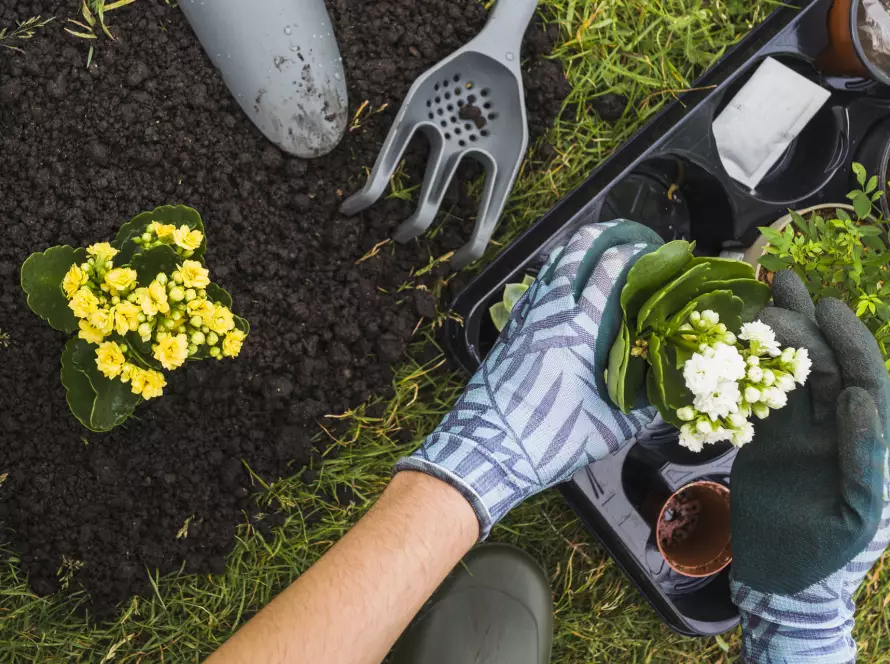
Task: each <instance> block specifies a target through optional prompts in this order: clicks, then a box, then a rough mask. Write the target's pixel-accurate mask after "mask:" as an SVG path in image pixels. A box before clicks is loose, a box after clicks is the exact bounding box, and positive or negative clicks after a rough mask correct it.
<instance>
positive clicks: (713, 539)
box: [655, 481, 732, 577]
mask: <svg viewBox="0 0 890 664" xmlns="http://www.w3.org/2000/svg"><path fill="white" fill-rule="evenodd" d="M655 537H656V541H657V542H658V550H659V551H660V552H661V555H662V556H664V559H665V560H666V561H667V564H668V565H670V567H671V569H673V570H674V571H675V572H677V573H678V574H682V575H684V576H691V577H704V576H711V575H713V574H716V573H717V572H719V571H721V570H723V569H724V568H726V566H727V565H729V563H731V562H732V536H731V530H730V523H729V489H727V488H726V487H725V486H723V485H722V484H718V483H717V482H706V481H703V482H693V483H692V484H688V485H686V486H684V487H683V488H682V489H680V490H679V491H677V492H676V493H674V494H673V495H672V496H671V497H670V498H669V499H668V500H667V502H666V503H665V504H664V506H663V507H662V508H661V512H660V513H659V515H658V522H657V524H656V528H655Z"/></svg>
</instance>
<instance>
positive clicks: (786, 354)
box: [782, 348, 794, 364]
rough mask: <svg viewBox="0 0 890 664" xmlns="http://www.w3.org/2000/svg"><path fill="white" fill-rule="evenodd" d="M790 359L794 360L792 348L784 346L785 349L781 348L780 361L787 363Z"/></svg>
mask: <svg viewBox="0 0 890 664" xmlns="http://www.w3.org/2000/svg"><path fill="white" fill-rule="evenodd" d="M792 360H794V349H793V348H786V349H785V350H783V351H782V362H784V363H785V364H788V363H789V362H791V361H792Z"/></svg>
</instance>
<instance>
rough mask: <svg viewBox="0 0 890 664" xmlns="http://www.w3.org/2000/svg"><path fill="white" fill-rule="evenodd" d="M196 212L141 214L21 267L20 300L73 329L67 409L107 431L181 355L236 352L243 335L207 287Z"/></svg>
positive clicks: (245, 328) (221, 293)
mask: <svg viewBox="0 0 890 664" xmlns="http://www.w3.org/2000/svg"><path fill="white" fill-rule="evenodd" d="M206 248H207V245H206V240H205V237H204V224H203V222H202V220H201V217H200V215H198V213H197V212H196V211H195V210H193V209H192V208H189V207H185V206H164V207H160V208H157V209H155V210H153V211H151V212H144V213H142V214H140V215H138V216H137V217H135V218H134V219H132V220H131V221H129V222H127V223H126V224H124V225H123V227H121V229H120V231H119V232H118V234H117V236H116V237H115V239H114V241H113V242H110V243H108V242H100V243H98V244H93V245H91V246H89V247H87V248H86V249H74V248H72V247H70V246H67V245H65V246H59V247H51V248H49V249H47V250H46V251H44V252H41V253H35V254H32V255H31V256H30V257H29V258H28V259H27V260H26V261H25V263H24V264H23V265H22V288H23V289H24V290H25V292H26V293H27V295H28V306H30V307H31V309H32V310H33V311H34V313H36V314H37V315H38V316H40V317H41V318H43V319H45V320H46V321H47V322H48V323H49V324H50V326H52V327H53V328H55V329H57V330H60V331H62V332H67V333H72V332H75V331H77V335H76V336H74V337H72V338H71V339H69V341H68V343H67V344H66V346H65V350H64V352H63V353H62V384H63V385H64V386H65V388H66V390H67V401H68V405H69V406H70V408H71V412H72V413H73V414H74V416H75V417H77V419H78V420H80V422H81V423H82V424H83V425H84V426H86V427H87V428H89V429H91V430H93V431H109V430H110V429H113V428H114V427H115V426H117V425H119V424H122V423H123V422H124V421H126V419H127V418H128V417H129V416H130V415H132V414H133V411H134V410H135V408H136V406H138V405H139V404H140V403H141V402H142V401H144V400H148V399H154V398H156V397H159V396H161V395H162V394H163V390H164V387H165V386H166V384H167V381H166V378H165V377H164V373H163V371H174V370H176V369H178V368H180V367H182V366H183V365H184V364H185V362H186V361H187V360H203V359H208V358H215V359H217V360H221V359H223V358H234V357H237V356H238V354H239V353H240V352H241V346H242V344H243V343H244V340H245V339H246V338H247V335H248V333H249V332H250V326H249V325H248V323H247V321H246V320H244V319H243V318H240V317H238V316H236V315H234V314H233V313H232V310H231V307H232V298H231V296H230V295H229V294H228V293H227V292H226V291H225V290H223V289H222V288H220V287H219V286H217V285H216V284H213V283H211V281H210V273H209V271H208V270H207V268H205V267H204V264H203V257H204V253H205V251H206Z"/></svg>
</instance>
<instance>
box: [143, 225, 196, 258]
mask: <svg viewBox="0 0 890 664" xmlns="http://www.w3.org/2000/svg"><path fill="white" fill-rule="evenodd" d="M134 241H135V242H136V243H137V244H141V245H142V246H144V247H146V248H148V247H153V246H156V245H158V244H167V245H170V246H172V247H173V248H174V249H176V251H177V253H179V254H180V255H181V256H184V257H185V258H189V257H190V256H191V255H192V254H193V253H194V252H195V250H197V249H198V247H200V246H201V243H202V242H204V234H203V233H202V232H201V231H199V230H197V229H195V230H192V229H191V228H189V227H188V226H187V225H186V224H182V225H181V226H180V227H179V228H177V227H176V226H174V225H173V224H162V223H160V222H158V221H153V222H151V223H150V224H149V225H148V226H146V228H145V232H144V233H143V234H142V236H141V237H137V238H134Z"/></svg>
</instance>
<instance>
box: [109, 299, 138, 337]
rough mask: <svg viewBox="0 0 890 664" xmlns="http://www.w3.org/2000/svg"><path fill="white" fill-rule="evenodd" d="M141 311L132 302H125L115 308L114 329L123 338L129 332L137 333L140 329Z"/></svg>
mask: <svg viewBox="0 0 890 664" xmlns="http://www.w3.org/2000/svg"><path fill="white" fill-rule="evenodd" d="M139 314H140V310H139V307H137V306H136V305H135V304H133V303H132V302H127V301H126V300H124V301H123V302H121V303H120V304H117V305H115V307H114V329H115V331H116V332H117V333H118V334H119V335H121V336H123V335H125V334H126V333H127V332H135V331H136V329H137V328H138V327H139Z"/></svg>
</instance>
